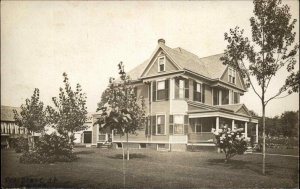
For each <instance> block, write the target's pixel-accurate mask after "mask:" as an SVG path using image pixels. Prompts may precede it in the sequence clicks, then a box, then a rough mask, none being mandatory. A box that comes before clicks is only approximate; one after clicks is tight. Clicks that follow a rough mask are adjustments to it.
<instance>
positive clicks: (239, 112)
mask: <svg viewBox="0 0 300 189" xmlns="http://www.w3.org/2000/svg"><path fill="white" fill-rule="evenodd" d="M235 112H236V113H238V114H244V115H247V116H251V114H250V112H249V110H248V109H247V107H246V106H245V105H244V104H243V105H242V106H241V107H240V108H239V109H237V110H236V111H235ZM244 112H246V114H245V113H244Z"/></svg>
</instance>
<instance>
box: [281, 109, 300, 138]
mask: <svg viewBox="0 0 300 189" xmlns="http://www.w3.org/2000/svg"><path fill="white" fill-rule="evenodd" d="M298 115H299V111H297V112H293V111H286V112H284V113H283V114H281V116H280V124H281V130H282V132H283V133H282V134H283V136H285V137H298V136H299V133H298V132H299V131H298V128H299V117H298Z"/></svg>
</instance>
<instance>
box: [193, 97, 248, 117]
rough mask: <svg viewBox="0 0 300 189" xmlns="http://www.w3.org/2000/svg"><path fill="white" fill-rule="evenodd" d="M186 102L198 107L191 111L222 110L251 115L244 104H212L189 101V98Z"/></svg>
mask: <svg viewBox="0 0 300 189" xmlns="http://www.w3.org/2000/svg"><path fill="white" fill-rule="evenodd" d="M187 103H188V105H189V106H194V107H196V108H197V109H198V110H191V111H190V112H193V111H197V112H199V111H202V112H204V111H205V112H211V111H212V112H214V111H223V112H229V113H234V114H241V115H245V116H250V117H252V115H251V114H250V112H249V110H248V109H247V107H246V106H245V105H244V104H227V105H218V106H212V105H208V104H203V103H201V102H195V101H190V100H188V101H187ZM240 110H244V112H245V113H240Z"/></svg>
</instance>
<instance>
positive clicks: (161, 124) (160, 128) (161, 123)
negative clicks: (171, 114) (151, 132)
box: [156, 115, 166, 135]
mask: <svg viewBox="0 0 300 189" xmlns="http://www.w3.org/2000/svg"><path fill="white" fill-rule="evenodd" d="M165 125H166V124H165V115H157V116H156V134H157V135H164V134H165V130H166V129H165Z"/></svg>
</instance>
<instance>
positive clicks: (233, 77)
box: [228, 68, 236, 84]
mask: <svg viewBox="0 0 300 189" xmlns="http://www.w3.org/2000/svg"><path fill="white" fill-rule="evenodd" d="M228 82H229V83H232V84H236V71H235V69H233V68H228Z"/></svg>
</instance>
